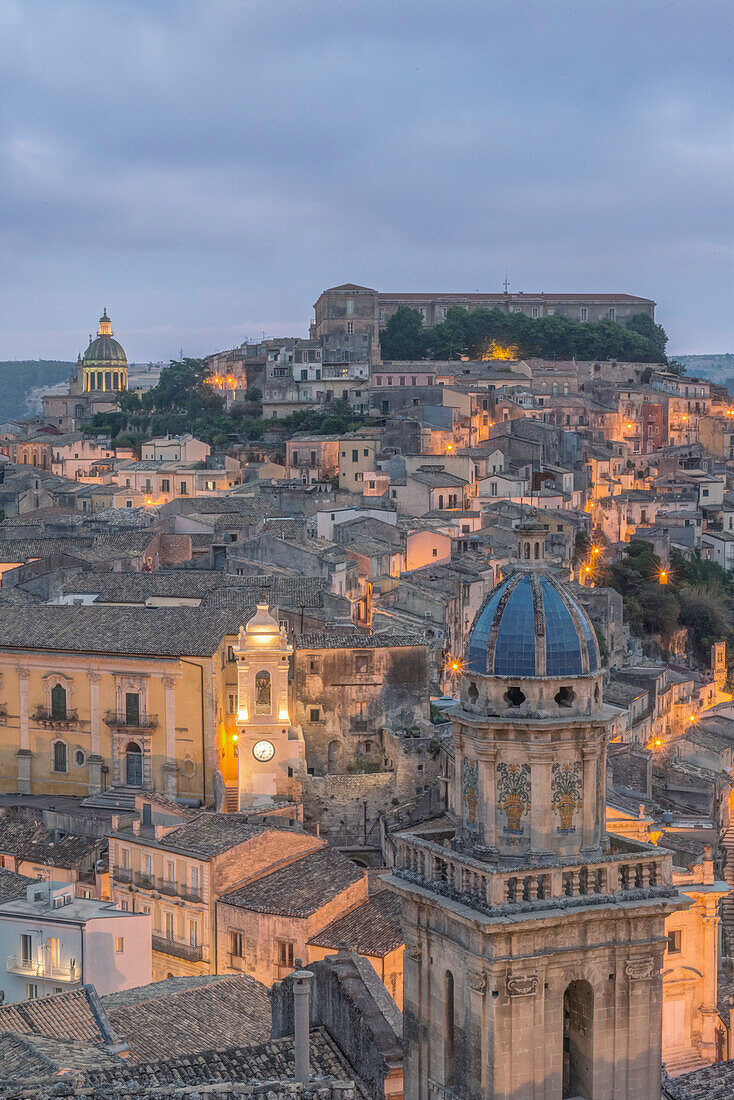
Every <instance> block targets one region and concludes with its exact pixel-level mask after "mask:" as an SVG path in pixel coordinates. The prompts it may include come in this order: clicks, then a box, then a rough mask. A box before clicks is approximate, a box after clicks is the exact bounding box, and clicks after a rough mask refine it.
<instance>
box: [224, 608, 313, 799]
mask: <svg viewBox="0 0 734 1100" xmlns="http://www.w3.org/2000/svg"><path fill="white" fill-rule="evenodd" d="M234 652H235V657H236V659H237V692H238V700H237V702H238V707H237V737H238V743H237V752H238V774H239V805H240V809H244V808H246V807H253V806H269V805H272V803H274V802H280V801H299V800H300V795H301V784H300V777H301V775H302V774H303V772H304V770H305V759H306V746H305V742H304V740H303V733H302V731H301V728H300V726H293V725H291V720H290V713H289V708H288V670H289V667H290V657H291V654H292V653H293V646H291V645H289V644H288V639H287V637H286V632H285V628H281V627H280V626H279V625H278V623H277V621H276V620H275V619H274V618H273V616H272V615H271V614H270V611H269V608H268V605H267V603H264V602H263V603H259V604H258V605H257V611H256V612H255V614H254V615H253V616H252V618H251V619H250V620H249V622H248V623H247V625H246V626H243V627H240V633H239V638H238V640H237V645H236V646H235V651H234Z"/></svg>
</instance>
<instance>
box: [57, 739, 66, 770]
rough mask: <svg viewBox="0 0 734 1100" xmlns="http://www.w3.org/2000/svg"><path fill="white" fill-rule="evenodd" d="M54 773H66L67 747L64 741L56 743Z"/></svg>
mask: <svg viewBox="0 0 734 1100" xmlns="http://www.w3.org/2000/svg"><path fill="white" fill-rule="evenodd" d="M54 771H55V772H65V771H66V745H65V744H64V742H63V741H54Z"/></svg>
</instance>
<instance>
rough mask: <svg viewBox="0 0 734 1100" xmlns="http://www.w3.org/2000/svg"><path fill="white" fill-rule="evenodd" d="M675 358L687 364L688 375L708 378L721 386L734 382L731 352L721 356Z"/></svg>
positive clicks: (679, 356) (684, 356)
mask: <svg viewBox="0 0 734 1100" xmlns="http://www.w3.org/2000/svg"><path fill="white" fill-rule="evenodd" d="M673 358H674V359H677V360H678V362H679V363H684V364H685V367H686V371H687V372H688V374H692V375H697V376H698V377H699V378H708V380H709V381H710V382H717V383H718V384H719V385H720V386H726V385H727V383H728V382H730V381H731V380H734V353H732V352H730V351H729V352H723V353H721V354H720V355H674V356H673Z"/></svg>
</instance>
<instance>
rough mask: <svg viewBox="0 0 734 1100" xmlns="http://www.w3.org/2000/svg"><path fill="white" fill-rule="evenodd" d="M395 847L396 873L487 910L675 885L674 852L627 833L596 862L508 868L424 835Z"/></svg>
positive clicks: (400, 839)
mask: <svg viewBox="0 0 734 1100" xmlns="http://www.w3.org/2000/svg"><path fill="white" fill-rule="evenodd" d="M395 849H396V860H395V873H396V874H398V875H400V876H402V877H404V878H407V879H414V880H415V881H416V882H420V883H423V884H424V885H426V886H427V887H428V888H429V889H430V888H431V887H434V888H435V889H436V890H437V891H438V892H439V893H444V894H447V895H453V896H454V897H456V898H457V900H461V901H462V902H463V903H464V904H466V905H469V906H474V907H476V908H480V909H482V910H484V911H491V910H494V909H498V908H500V907H505V906H513V905H522V904H523V903H528V902H530V903H532V902H535V903H537V902H547V903H549V904H552V905H555V904H558V903H563V901H564V899H574V898H576V899H580V903H582V899H584V898H588V899H589V900H591V899H592V898H593V897H594V896H596V897H597V898H599V900H600V901H601V899H602V897H608V896H609V895H624V894H629V893H630V892H632V891H639V890H644V891H650V890H655V892H657V891H658V889H659V890H660V892H661V893H662V892H670V891H672V890H673V873H672V864H671V859H670V855H669V853H668V852H665V851H663V850H661V849H656V848H655V847H654V846H653V845H651V844H640V843H637V842H635V841H630V840H627V839H626V838H621V837H619V838H612V845H611V849H610V852H609V853H608V854H606V855H605V856H603V857H602V858H601V859H599V860H597V861H594V862H589V863H586V862H577V863H567V864H563V865H562V866H555V865H548V866H537V867H533V866H522V867H518V868H517V869H504V868H503V869H502V870H498V869H497V867H496V865H494V864H492V863H486V862H483V861H482V860H479V859H475V858H473V857H471V856H468V855H465V854H464V853H461V852H454V851H452V850H451V848H447V847H444V846H443V845H441V844H437V843H435V842H434V841H431V840H426V839H425V838H422V837H416V836H409V837H408V836H406V835H405V834H403V835H402V836H401V835H398V836H396V837H395Z"/></svg>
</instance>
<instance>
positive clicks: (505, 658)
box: [464, 572, 599, 678]
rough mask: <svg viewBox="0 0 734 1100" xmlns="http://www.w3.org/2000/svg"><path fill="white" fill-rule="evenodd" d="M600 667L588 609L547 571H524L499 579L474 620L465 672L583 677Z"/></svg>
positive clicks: (514, 675) (466, 655)
mask: <svg viewBox="0 0 734 1100" xmlns="http://www.w3.org/2000/svg"><path fill="white" fill-rule="evenodd" d="M598 669H599V649H598V646H597V642H596V635H595V633H594V628H593V627H592V625H591V623H590V622H589V620H588V618H587V616H586V612H585V611H584V610H583V608H581V607H580V606H579V605H578V603H577V602H576V600H574V598H573V596H571V594H570V593H569V592H568V591H566V589H564V588H563V587H562V586H561V585H560V584H558V583H557V581H556V580H555V579H554V578H553V577H550V576H548V575H546V574H544V573H538V572H518V573H514V574H513V575H512V576H510V577H508V579H507V580H504V581H502V582H501V584H499V585H498V586H497V587H496V588H495V589H494V591H493V592H492V593H491V594H490V596H489V597H488V598H487V600H486V601H485V603H484V605H483V607H482V608H481V610H480V611H479V613H478V615H477V617H476V618H475V620H474V624H473V626H472V629H471V633H470V635H469V643H468V645H467V650H466V654H465V660H464V672H465V673H472V672H475V673H478V674H479V675H482V676H511V677H517V678H522V677H528V676H581V675H583V674H584V673H588V672H596V671H597V670H598Z"/></svg>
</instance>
